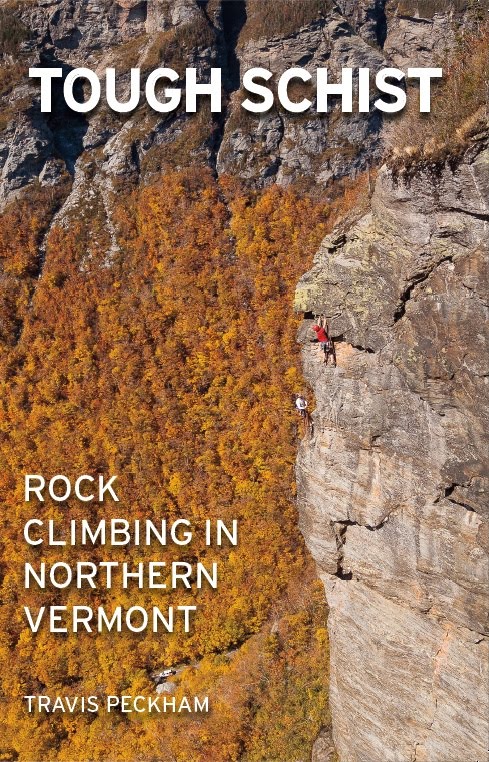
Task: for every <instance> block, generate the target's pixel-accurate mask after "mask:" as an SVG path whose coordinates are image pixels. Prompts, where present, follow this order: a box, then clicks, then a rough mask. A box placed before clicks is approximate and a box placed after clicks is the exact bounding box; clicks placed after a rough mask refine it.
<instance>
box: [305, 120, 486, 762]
mask: <svg viewBox="0 0 489 762" xmlns="http://www.w3.org/2000/svg"><path fill="white" fill-rule="evenodd" d="M488 231H489V151H488V139H487V135H486V136H479V139H478V140H476V141H475V142H474V144H473V146H472V148H471V149H470V150H469V151H468V153H467V154H466V156H465V158H464V159H463V161H461V162H460V163H459V165H458V166H456V167H449V166H448V165H444V166H438V167H436V166H430V167H424V168H420V169H417V170H413V171H412V172H411V173H410V174H409V175H397V176H396V174H394V173H393V172H392V171H391V170H389V169H388V168H385V167H384V168H383V169H382V170H381V172H380V174H379V178H378V181H377V184H376V187H375V190H374V193H373V196H372V199H371V209H370V211H369V212H368V213H367V214H366V215H365V216H363V217H362V218H361V219H360V220H358V221H357V222H356V224H353V225H351V226H350V227H347V226H345V227H344V228H343V229H341V230H338V231H336V232H335V233H334V234H333V235H331V236H329V237H327V238H326V239H325V240H324V241H323V243H322V246H321V248H320V250H319V252H318V254H317V257H316V259H315V263H314V266H313V268H312V269H311V270H310V271H309V272H308V273H307V274H306V275H304V277H303V278H302V280H301V282H300V283H299V286H298V289H297V295H296V307H297V309H298V310H300V311H302V312H304V313H305V315H306V320H305V321H304V323H303V325H302V328H301V332H300V337H301V340H302V342H303V358H304V367H305V372H306V376H307V378H308V380H309V382H310V384H311V386H312V387H313V389H314V394H315V399H316V410H315V412H314V416H313V418H314V430H313V435H312V438H311V439H310V440H309V439H306V440H304V441H303V443H302V446H301V449H300V453H299V457H298V463H297V481H298V488H299V507H300V515H301V526H302V531H303V534H304V536H305V538H306V541H307V544H308V546H309V548H310V550H311V552H312V554H313V556H314V558H315V560H316V563H317V566H318V569H319V572H320V574H321V577H322V579H323V581H324V584H325V588H326V594H327V599H328V603H329V607H330V615H329V631H330V638H331V708H332V716H333V731H334V740H335V743H336V746H337V749H338V753H339V758H340V760H341V762H379V760H385V762H423V761H424V762H461V760H462V759H464V760H466V762H482V760H486V759H487V738H488V725H487V721H488V707H487V685H488V676H487V665H488V640H487V635H488V627H487V624H488V623H487V597H486V596H487V573H488V555H487V552H488V535H487V528H488V526H487V525H488V508H487V491H488V488H489V479H488V473H489V472H488V460H487V447H486V434H487V425H488V419H489V376H488V374H489V365H488V356H489V355H488V342H489V335H488V331H487V318H488V313H489V309H488V306H489V305H488V297H489V293H488V286H489V282H488V279H487V278H488V269H487V264H488V254H489V252H488V248H487V243H488ZM313 313H325V314H326V315H327V316H329V318H330V327H331V332H332V335H333V336H334V337H335V341H336V351H337V358H338V367H337V368H336V369H333V368H332V367H331V366H326V367H324V366H323V365H322V363H321V358H320V357H318V355H317V349H316V348H315V346H314V345H311V344H309V343H308V337H310V336H311V335H312V332H311V331H310V330H308V329H309V328H310V326H311V319H310V318H311V317H312V315H313Z"/></svg>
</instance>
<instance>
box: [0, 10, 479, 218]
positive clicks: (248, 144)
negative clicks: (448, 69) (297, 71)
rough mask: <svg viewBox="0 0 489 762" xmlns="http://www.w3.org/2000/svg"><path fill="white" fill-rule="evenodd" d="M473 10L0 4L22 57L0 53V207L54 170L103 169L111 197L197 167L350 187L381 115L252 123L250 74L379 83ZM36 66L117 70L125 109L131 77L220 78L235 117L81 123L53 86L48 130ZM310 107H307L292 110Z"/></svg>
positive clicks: (271, 117) (377, 146) (148, 115)
mask: <svg viewBox="0 0 489 762" xmlns="http://www.w3.org/2000/svg"><path fill="white" fill-rule="evenodd" d="M472 5H473V4H472V3H470V2H469V1H468V0H467V1H466V2H465V1H464V0H457V1H456V2H455V0H453V3H452V2H450V0H446V2H443V3H430V2H428V0H424V1H423V2H419V3H417V2H414V0H413V1H412V2H411V0H409V2H408V0H403V2H400V1H399V2H387V3H386V2H385V0H362V1H361V2H360V3H353V2H350V0H341V1H340V2H339V3H338V4H337V5H335V4H333V3H331V2H329V0H324V1H323V2H321V3H319V2H318V3H309V2H308V3H304V4H302V3H299V2H298V3H297V7H296V8H294V9H292V7H291V8H290V9H289V10H290V13H288V12H287V13H284V12H280V8H278V7H277V11H276V12H275V13H273V14H270V8H268V10H267V8H265V9H264V8H263V6H262V4H261V3H260V2H257V0H233V2H229V0H209V1H206V0H171V1H169V0H154V2H146V1H145V0H120V1H118V2H113V0H83V1H82V2H77V3H73V2H71V0H39V1H38V2H33V3H22V4H19V5H18V6H13V5H12V3H9V2H6V1H5V0H0V10H2V9H4V10H2V13H3V14H4V16H3V17H2V18H5V19H7V20H8V23H11V24H13V25H17V26H16V34H15V35H14V39H15V40H17V39H18V43H17V45H16V47H15V46H12V45H9V46H8V50H4V51H2V49H1V46H0V59H2V58H3V63H4V64H5V65H6V66H7V69H8V77H6V84H4V81H3V80H2V82H0V107H1V110H2V120H0V205H5V204H6V203H8V202H9V201H11V200H12V199H13V198H15V197H16V196H17V195H18V194H19V192H21V191H22V189H23V188H25V187H26V186H29V185H31V184H33V183H35V182H36V181H37V180H38V179H39V177H40V176H41V175H42V174H43V173H45V171H49V172H51V175H52V169H53V166H55V165H54V164H53V162H61V163H60V164H57V165H56V167H57V170H58V172H59V173H60V174H61V173H62V172H63V171H68V172H69V173H70V174H71V175H72V177H74V176H75V174H76V172H77V171H78V170H79V169H83V167H84V166H86V165H87V164H88V163H91V164H96V173H97V175H98V177H99V180H100V183H101V184H103V185H104V186H105V187H106V188H108V189H111V188H113V189H114V190H115V192H119V191H120V190H121V184H124V185H126V186H128V188H130V187H131V186H132V185H134V184H136V183H138V182H147V181H149V180H151V179H152V178H153V177H155V176H157V175H159V174H160V172H161V171H165V170H167V169H169V168H172V167H178V166H181V165H182V164H184V163H188V162H189V161H194V162H200V163H202V162H204V163H206V164H207V165H208V166H210V167H211V169H212V170H214V171H216V172H217V173H219V174H231V175H238V176H239V177H240V178H242V179H243V180H245V181H246V182H248V183H250V184H252V185H254V186H258V187H260V186H264V185H267V184H270V183H272V182H277V183H279V184H282V185H286V184H289V183H291V182H297V181H301V182H305V183H307V184H309V185H311V184H314V183H319V184H321V185H322V184H325V183H328V182H331V181H333V180H335V179H338V178H341V177H344V176H352V175H353V176H354V175H355V174H357V173H358V172H361V171H363V170H364V169H366V168H367V167H369V166H370V165H371V164H373V163H375V162H377V161H378V160H379V158H380V156H381V152H382V134H383V132H382V128H383V125H382V118H381V114H380V112H377V111H375V110H374V109H373V110H372V112H371V113H370V114H368V115H365V114H355V113H353V114H348V115H341V113H340V111H339V106H338V105H337V107H336V108H333V110H332V111H331V113H329V114H325V115H322V116H321V117H318V116H317V115H315V114H314V113H312V114H309V115H308V114H307V113H305V114H297V115H293V114H290V113H288V112H286V111H284V110H272V111H271V112H270V113H267V114H263V115H261V116H260V117H258V116H255V115H251V114H249V113H247V112H246V111H244V110H243V109H242V108H241V105H240V104H241V100H242V93H241V92H240V75H241V74H242V72H243V71H245V70H246V69H248V68H250V67H252V66H264V67H265V68H269V69H271V70H272V71H273V72H274V73H275V74H276V75H279V74H280V73H281V72H282V71H283V70H284V69H285V68H288V67H293V66H299V67H303V68H305V69H307V70H309V71H311V72H314V71H315V69H316V68H317V67H324V66H326V67H328V68H329V70H330V71H331V72H332V73H333V75H334V76H339V75H340V71H341V67H343V66H351V67H354V68H355V67H357V66H364V67H365V66H367V67H369V68H370V69H371V70H372V71H376V70H377V69H378V68H380V67H381V66H383V65H385V64H386V63H393V64H395V65H399V66H405V65H406V63H407V62H408V61H409V62H410V63H413V62H414V63H416V64H417V65H426V64H427V63H429V62H431V63H433V60H434V58H436V57H437V56H438V55H440V54H441V53H442V52H443V51H444V50H445V49H446V48H447V47H449V46H450V44H451V43H452V41H453V39H454V36H455V34H456V32H457V30H458V29H459V28H460V26H461V25H463V24H464V23H465V21H466V16H467V14H468V13H469V9H470V8H471V7H472ZM267 14H268V15H267ZM271 22H273V23H271ZM19 25H20V26H19ZM19 29H22V31H23V33H22V34H19ZM40 64H41V65H45V66H46V65H51V66H53V65H55V66H60V67H62V68H63V71H64V73H65V75H66V74H68V72H69V71H70V70H71V69H73V68H75V67H80V66H88V67H90V68H92V69H95V70H96V71H99V72H102V71H103V70H104V69H105V68H106V67H108V66H114V67H115V68H116V70H117V72H118V88H119V89H118V92H119V94H120V97H121V99H123V96H124V94H127V92H128V86H129V75H128V71H129V69H130V68H131V67H135V66H137V67H140V68H141V70H142V72H143V76H144V74H145V73H146V72H148V71H149V70H150V69H153V68H156V67H158V66H160V65H163V64H164V65H167V66H172V67H174V68H176V70H177V71H180V72H182V73H183V70H184V68H185V66H195V67H197V69H198V70H199V75H205V73H206V71H208V70H209V68H210V67H211V66H219V67H221V68H222V71H223V89H224V91H225V92H224V102H225V104H226V107H225V109H224V112H223V114H222V116H218V115H211V114H210V113H209V112H208V110H206V109H201V110H200V111H199V113H198V114H197V115H195V117H193V116H191V115H186V114H185V113H184V112H178V113H176V114H172V115H158V114H155V113H152V112H149V109H148V108H146V107H144V106H143V105H141V107H140V108H138V109H136V111H134V112H133V113H131V114H127V115H125V116H120V115H115V114H113V113H112V112H110V111H109V109H108V108H106V107H104V106H103V105H101V106H100V107H99V108H98V109H97V110H95V111H94V112H91V113H90V114H88V115H87V116H86V119H82V118H80V115H76V114H74V113H73V112H70V111H69V110H68V109H66V108H65V107H64V105H63V102H62V96H61V83H60V81H57V82H56V83H55V86H54V87H55V93H54V108H53V114H52V115H51V117H50V118H47V115H45V114H41V113H40V107H39V87H38V86H37V84H35V83H33V82H32V81H29V80H27V78H26V76H25V74H26V71H27V68H28V67H29V66H37V65H40ZM80 87H81V86H80ZM80 94H81V92H80ZM304 95H306V96H308V95H310V93H309V92H306V93H303V94H300V93H299V92H298V93H296V94H295V96H294V95H293V97H303V96H304ZM313 101H314V98H313ZM26 146H27V149H28V150H25V148H26ZM109 146H110V152H109ZM101 147H105V149H106V150H105V151H103V152H101V151H100V148H101ZM108 153H110V161H109V160H108V158H107V156H108ZM63 165H64V166H63ZM79 185H80V182H79V181H78V182H77V186H79Z"/></svg>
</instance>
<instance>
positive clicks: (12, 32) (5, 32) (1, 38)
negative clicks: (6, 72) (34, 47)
mask: <svg viewBox="0 0 489 762" xmlns="http://www.w3.org/2000/svg"><path fill="white" fill-rule="evenodd" d="M28 37H29V30H28V29H27V27H26V26H24V24H23V23H22V21H20V19H18V18H17V17H16V16H14V15H13V13H12V11H11V10H9V9H6V8H0V56H5V55H16V53H17V52H18V50H19V45H20V44H21V42H24V40H27V39H28Z"/></svg>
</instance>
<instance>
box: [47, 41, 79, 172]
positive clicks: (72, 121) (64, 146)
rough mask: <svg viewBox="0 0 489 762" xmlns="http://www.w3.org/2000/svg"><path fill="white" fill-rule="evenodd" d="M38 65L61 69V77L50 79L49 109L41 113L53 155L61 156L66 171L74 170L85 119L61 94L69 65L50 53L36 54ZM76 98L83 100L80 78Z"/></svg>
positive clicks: (76, 84) (69, 68) (75, 88)
mask: <svg viewBox="0 0 489 762" xmlns="http://www.w3.org/2000/svg"><path fill="white" fill-rule="evenodd" d="M40 63H41V66H56V67H58V68H61V69H62V70H63V77H62V78H60V79H53V80H52V91H51V92H52V108H51V113H49V114H45V115H44V117H45V119H46V124H47V125H48V127H49V129H50V130H51V132H52V134H53V144H54V151H55V155H56V156H57V157H58V158H60V159H62V160H63V161H64V163H65V165H66V169H67V170H68V172H69V173H70V175H73V174H74V171H75V163H76V160H77V159H78V157H79V156H80V154H81V153H82V151H83V139H84V137H85V135H86V132H87V130H88V121H87V119H86V118H85V116H84V115H83V114H79V113H77V112H76V111H73V110H72V109H70V108H68V106H67V105H66V103H65V100H64V97H63V83H64V81H65V79H66V77H67V75H68V74H69V73H70V71H72V69H73V67H71V66H68V65H67V64H65V63H63V62H62V61H58V60H56V58H54V56H52V55H43V54H41V57H40ZM73 93H74V96H75V98H76V100H77V101H80V102H82V101H83V87H82V82H81V80H77V82H76V83H75V86H74V88H73Z"/></svg>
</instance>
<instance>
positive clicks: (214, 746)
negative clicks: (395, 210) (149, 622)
mask: <svg viewBox="0 0 489 762" xmlns="http://www.w3.org/2000/svg"><path fill="white" fill-rule="evenodd" d="M231 186H232V183H231V182H230V181H226V180H223V181H221V183H220V184H217V183H216V181H215V180H214V179H213V178H212V177H211V176H210V175H206V174H205V173H202V171H199V172H198V173H197V172H192V171H187V172H180V173H174V174H171V175H167V176H165V178H164V180H162V181H161V182H160V183H158V184H155V185H153V186H151V187H147V188H144V189H142V190H140V191H138V192H137V193H135V194H134V195H133V196H132V197H131V198H130V199H126V200H125V201H124V204H120V205H119V206H118V207H117V208H116V209H115V213H114V214H115V220H116V222H117V224H118V227H119V230H120V237H119V242H118V243H119V248H120V251H119V253H118V254H115V255H114V256H113V259H112V261H111V262H108V261H107V260H106V258H105V253H104V251H103V250H102V248H101V249H100V250H97V249H96V247H94V246H93V237H91V236H90V228H89V226H88V225H82V224H81V223H80V224H75V223H74V224H73V225H72V226H71V227H70V228H69V229H62V228H54V229H53V230H52V232H51V234H50V237H49V243H48V248H47V257H46V262H45V265H44V269H43V273H42V278H41V279H40V280H39V282H38V285H37V288H36V289H35V294H34V298H33V299H32V304H31V306H30V308H29V310H27V309H26V304H27V302H28V301H29V299H30V292H31V290H32V283H31V282H30V281H29V277H31V276H30V272H31V268H32V263H33V262H35V261H36V259H35V257H36V254H35V251H36V250H35V246H36V242H37V240H38V238H37V233H36V231H37V230H38V228H39V223H38V221H37V220H36V218H35V217H31V218H30V219H26V220H25V224H24V226H23V225H22V224H19V225H18V230H17V231H16V233H15V235H14V237H13V238H12V239H11V240H10V242H9V243H8V244H7V243H6V242H5V240H4V241H3V242H2V243H1V244H0V256H2V257H3V259H4V267H5V272H11V273H15V274H16V275H18V274H19V273H20V272H22V273H23V274H24V276H25V277H24V280H22V278H20V280H18V283H19V284H20V285H19V289H18V290H17V291H15V290H14V292H13V295H12V297H11V298H12V299H13V300H14V301H15V303H16V304H15V305H14V306H12V304H11V303H8V302H7V306H6V308H5V309H6V314H7V316H8V315H16V314H21V315H22V319H23V321H24V323H23V330H22V332H21V334H20V335H18V336H17V339H18V341H17V343H16V342H15V341H14V340H13V339H12V335H13V334H15V330H14V328H10V329H9V330H8V331H7V335H6V337H5V339H4V340H5V347H6V348H7V350H8V351H6V357H7V362H6V365H5V373H4V377H3V381H2V418H1V424H0V441H1V451H2V459H3V463H4V467H3V469H2V474H1V476H0V491H1V497H2V498H3V503H4V505H5V506H6V508H7V510H6V511H5V512H3V513H2V518H1V522H2V530H1V531H2V539H3V548H2V567H1V568H2V580H3V581H2V607H1V612H0V631H1V633H2V636H1V638H2V639H1V641H0V659H1V662H2V665H1V666H2V671H1V675H2V697H3V701H4V704H5V709H4V710H3V711H4V715H3V724H4V728H5V731H4V735H3V739H2V741H0V759H1V758H8V755H9V754H11V755H12V757H13V758H15V759H19V760H36V759H41V758H42V759H43V760H49V759H59V760H73V759H77V760H81V759H88V758H90V759H93V760H106V759H110V760H114V761H115V760H136V759H144V760H153V759H154V760H178V762H193V761H194V762H203V761H204V760H209V761H210V760H212V762H220V761H221V760H222V762H224V760H236V759H238V758H240V759H246V760H249V762H253V761H254V760H267V762H273V760H277V761H278V760H280V761H281V762H286V760H293V759H298V758H299V756H298V755H299V754H303V755H306V754H307V753H308V749H310V746H311V743H312V741H313V739H314V737H315V735H316V734H317V732H318V730H319V728H320V726H321V724H322V723H323V722H324V721H325V715H326V685H325V681H326V678H325V676H324V675H325V672H326V670H325V664H324V661H325V659H326V636H325V630H324V626H325V625H324V620H325V612H324V604H323V595H322V591H321V590H320V589H318V588H317V587H316V583H315V582H314V579H313V577H312V575H311V573H310V571H308V569H309V565H308V564H309V562H308V561H307V558H306V554H305V551H304V547H303V543H302V539H301V537H300V535H299V532H298V529H297V516H296V511H295V506H294V502H293V495H294V475H293V464H294V458H295V442H296V437H297V431H296V423H297V422H296V419H295V416H294V411H293V406H292V405H291V395H292V394H293V392H294V391H296V390H297V389H300V388H301V384H302V381H301V375H300V370H299V357H298V352H297V348H296V345H295V332H296V328H297V319H296V318H295V317H294V316H293V314H292V311H291V301H292V293H293V289H294V286H295V283H296V282H297V279H298V277H299V276H300V274H301V273H302V272H303V271H304V270H305V269H307V267H308V265H309V262H310V257H311V255H312V253H313V252H314V250H315V249H316V247H317V245H318V244H319V242H320V240H321V238H322V236H323V235H324V233H325V232H326V228H327V212H326V209H325V205H324V203H321V202H319V201H317V200H316V201H313V200H311V199H308V198H305V197H299V196H298V195H296V194H295V193H294V191H293V190H291V189H289V190H281V189H279V188H276V187H274V188H271V189H269V190H266V191H264V192H260V193H257V194H255V195H250V194H249V193H248V194H247V195H245V194H244V193H242V192H240V191H238V190H236V189H234V190H231ZM226 197H227V198H226ZM7 232H8V233H10V232H11V227H10V228H9V229H8V231H7ZM87 252H89V254H87ZM23 289H24V291H23ZM25 289H27V290H26V291H25ZM15 319H17V318H15ZM14 344H15V346H14ZM24 473H43V474H45V475H46V476H47V477H49V476H51V475H53V474H56V473H64V474H67V475H69V476H71V477H76V476H77V475H78V474H82V473H92V474H96V473H104V474H106V475H110V474H118V475H119V484H120V486H119V489H118V493H119V495H120V497H121V503H119V504H112V503H106V504H105V505H104V506H103V509H102V508H98V509H97V507H96V506H95V507H94V506H90V508H87V506H86V505H83V504H77V503H76V502H74V501H68V503H67V506H66V507H61V508H60V507H59V505H56V504H50V503H49V502H46V504H45V505H44V506H42V507H41V508H40V509H39V510H38V509H37V508H36V515H38V516H41V518H44V519H47V518H55V519H56V520H57V521H58V522H62V523H65V522H67V521H68V520H69V519H72V518H78V519H79V518H82V517H83V518H87V517H90V519H91V520H93V521H95V520H97V518H98V519H99V518H102V517H103V518H105V519H110V518H111V517H118V516H124V517H128V518H140V519H144V518H152V519H157V518H159V517H165V518H168V519H170V520H172V519H175V518H178V517H185V518H188V519H190V520H191V521H192V522H197V523H198V522H199V521H202V520H203V519H204V518H211V519H215V518H221V519H224V520H227V521H228V522H229V523H230V521H231V519H234V518H236V519H239V522H240V542H239V545H238V546H237V547H236V548H230V547H229V546H223V547H222V548H220V549H216V548H212V549H209V548H206V547H205V545H204V543H203V542H201V543H199V542H197V544H195V543H194V544H193V545H192V546H191V548H190V549H189V550H188V551H186V550H185V549H184V548H178V549H177V550H175V549H173V548H172V547H169V548H168V549H165V552H164V560H165V561H167V562H169V561H171V560H176V559H178V560H189V561H195V560H200V561H204V562H205V561H206V560H207V561H209V562H210V561H212V560H216V561H218V562H219V565H220V571H221V577H220V581H219V588H218V590H217V591H213V590H210V589H202V590H200V591H195V590H193V589H192V590H182V589H179V590H176V591H171V590H165V591H148V590H139V589H137V588H136V587H135V588H132V589H130V590H129V591H122V590H111V591H103V590H97V591H93V592H92V593H91V594H89V592H87V591H85V590H83V591H79V590H78V591H77V590H76V589H73V590H72V589H67V590H51V589H49V590H47V591H45V592H43V591H40V590H36V589H31V590H24V589H23V563H24V561H26V560H27V561H31V562H32V563H35V562H36V561H37V562H38V561H39V560H40V558H41V554H40V551H39V550H38V549H37V548H26V546H25V543H23V542H21V539H20V538H21V537H22V528H23V524H24V522H25V521H26V520H27V519H28V518H30V517H31V516H32V515H33V506H32V504H28V505H25V504H24V503H23V502H22V500H23V495H22V475H23V474H24ZM186 553H187V556H189V557H186ZM190 554H191V556H192V557H191V558H190ZM156 555H157V552H156ZM60 559H62V560H64V561H66V562H68V563H73V562H75V561H76V560H84V559H91V560H94V561H97V560H102V559H105V560H107V559H110V560H121V559H122V560H125V561H128V562H132V563H136V562H139V561H149V560H156V556H155V548H154V547H150V548H145V547H138V548H132V547H131V548H125V549H124V550H123V551H118V550H117V549H111V550H110V551H109V552H108V551H107V550H105V551H103V549H100V548H96V549H93V548H90V549H82V548H79V547H75V548H71V547H69V546H67V547H66V548H63V550H62V553H60V550H59V548H49V547H47V546H46V547H43V549H42V560H45V561H46V562H48V563H49V562H53V561H54V560H60ZM56 603H60V604H62V605H67V606H71V605H73V603H77V604H79V603H82V604H83V603H88V604H89V605H92V606H97V605H106V606H107V607H109V608H112V607H113V606H115V605H123V606H124V607H127V606H128V605H141V606H143V607H145V608H149V607H150V606H152V605H158V606H160V607H161V608H164V606H166V605H167V604H168V605H170V604H184V603H188V604H192V603H197V605H198V606H199V610H198V614H197V617H196V620H195V626H194V627H193V629H192V632H191V633H190V634H189V635H188V636H185V635H184V634H183V633H181V632H179V633H175V634H172V635H162V634H158V635H155V634H153V633H150V632H145V633H141V634H138V635H136V634H134V633H131V632H123V633H121V634H114V633H105V634H100V635H95V634H88V633H78V634H68V635H67V636H63V635H61V636H59V635H53V634H49V632H47V631H46V630H45V629H42V631H41V632H40V633H39V634H37V635H34V634H32V633H31V632H30V631H29V629H28V627H27V626H26V622H25V620H24V617H23V611H22V606H24V605H28V606H32V607H33V608H36V607H38V606H40V605H52V604H56ZM272 625H273V626H272ZM236 647H239V651H238V653H237V654H236V655H234V656H233V657H232V658H230V657H226V656H225V653H226V652H227V651H229V650H230V649H234V648H236ZM197 659H198V660H201V661H200V666H199V668H191V667H189V668H187V669H186V670H184V672H183V673H182V674H181V675H180V676H179V677H178V683H179V685H178V689H177V690H178V694H177V695H184V694H186V695H192V694H193V693H196V694H199V695H201V694H204V693H206V692H208V693H209V695H210V696H211V703H213V711H212V712H211V713H210V714H209V715H208V716H199V717H198V718H195V719H193V718H191V719H184V718H183V717H180V716H176V715H171V716H170V715H169V716H167V717H166V718H163V719H154V718H153V717H149V718H146V719H145V718H143V719H137V718H136V719H132V717H131V715H127V716H122V715H119V714H114V715H106V714H104V713H100V715H98V716H94V715H87V714H75V715H70V714H66V715H59V714H58V715H52V716H46V715H41V716H39V717H36V718H35V719H33V718H32V717H29V716H28V715H26V713H25V712H24V710H23V708H22V706H21V699H20V697H21V696H22V695H25V694H28V693H33V694H36V693H47V694H49V695H90V694H97V695H103V694H105V693H118V692H124V693H127V694H131V693H132V694H134V693H147V694H151V691H152V690H154V688H153V686H152V684H151V681H150V679H149V675H150V673H151V671H152V670H154V669H157V668H161V667H163V666H168V665H172V664H176V663H187V664H191V663H193V662H194V661H195V660H197ZM2 753H3V755H4V756H3V757H2ZM6 755H7V756H6Z"/></svg>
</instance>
